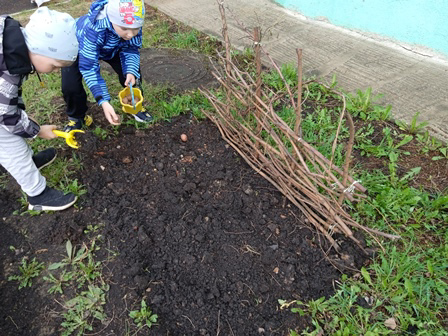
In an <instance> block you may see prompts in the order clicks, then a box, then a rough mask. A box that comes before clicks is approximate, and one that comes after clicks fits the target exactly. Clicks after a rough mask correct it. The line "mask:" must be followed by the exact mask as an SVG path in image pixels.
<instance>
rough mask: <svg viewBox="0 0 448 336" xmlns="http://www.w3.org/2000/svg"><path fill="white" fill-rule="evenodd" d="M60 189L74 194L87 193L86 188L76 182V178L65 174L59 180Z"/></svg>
mask: <svg viewBox="0 0 448 336" xmlns="http://www.w3.org/2000/svg"><path fill="white" fill-rule="evenodd" d="M59 187H60V189H61V190H62V191H63V192H65V193H73V194H75V195H76V196H81V195H84V194H86V193H87V190H86V188H85V186H84V185H83V184H80V183H79V182H78V179H72V178H70V177H67V176H65V177H64V178H63V179H62V180H61V181H59Z"/></svg>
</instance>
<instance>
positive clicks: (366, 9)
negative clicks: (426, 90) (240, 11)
mask: <svg viewBox="0 0 448 336" xmlns="http://www.w3.org/2000/svg"><path fill="white" fill-rule="evenodd" d="M276 2H277V3H279V4H280V5H282V6H284V7H286V8H288V9H292V10H295V11H297V12H300V13H301V14H303V15H305V16H307V17H310V18H319V17H325V18H326V19H328V20H329V21H330V22H331V23H332V24H334V25H337V26H342V27H346V28H350V29H356V30H362V31H366V32H371V33H376V34H380V35H383V36H387V37H392V38H394V39H396V40H399V41H403V42H406V43H410V44H418V45H422V46H425V47H429V48H431V49H434V50H436V51H439V52H442V53H444V54H445V55H448V0H276Z"/></svg>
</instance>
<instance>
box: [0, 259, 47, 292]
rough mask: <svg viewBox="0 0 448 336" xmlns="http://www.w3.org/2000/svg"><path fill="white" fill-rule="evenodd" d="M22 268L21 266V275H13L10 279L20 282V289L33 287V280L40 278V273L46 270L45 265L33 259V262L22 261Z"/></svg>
mask: <svg viewBox="0 0 448 336" xmlns="http://www.w3.org/2000/svg"><path fill="white" fill-rule="evenodd" d="M21 264H22V265H21V266H19V271H20V274H18V275H11V276H9V277H8V281H13V280H17V281H19V289H22V288H24V287H31V285H32V284H33V282H32V279H33V278H36V277H38V276H39V274H40V272H41V271H42V270H43V269H44V263H40V262H38V261H37V260H36V258H33V260H32V261H31V262H28V261H27V259H26V258H23V259H22V262H21Z"/></svg>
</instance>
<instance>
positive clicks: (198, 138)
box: [0, 116, 365, 336]
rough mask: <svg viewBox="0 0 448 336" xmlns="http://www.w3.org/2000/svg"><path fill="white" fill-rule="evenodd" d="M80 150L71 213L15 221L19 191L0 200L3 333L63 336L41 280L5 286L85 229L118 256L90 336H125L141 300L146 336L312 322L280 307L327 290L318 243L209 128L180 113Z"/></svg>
mask: <svg viewBox="0 0 448 336" xmlns="http://www.w3.org/2000/svg"><path fill="white" fill-rule="evenodd" d="M182 133H184V134H186V135H187V136H188V140H187V141H186V142H182V141H181V140H180V135H181V134H182ZM80 140H82V139H80ZM80 154H81V155H82V162H83V167H84V168H83V171H82V172H80V173H79V176H78V179H79V180H80V182H81V183H82V184H84V185H85V186H86V187H87V190H88V192H87V194H86V195H83V196H82V197H81V199H80V200H79V202H78V209H69V210H66V211H64V212H62V213H53V214H50V213H49V214H42V215H40V216H29V215H25V216H18V215H12V214H11V213H12V211H13V210H14V209H18V208H20V205H19V204H18V201H17V199H18V197H19V192H18V190H15V191H8V190H6V191H2V193H1V194H0V205H1V210H0V212H1V213H0V215H1V218H2V223H1V225H0V256H1V257H0V258H1V272H0V297H1V298H2V305H1V306H0V330H1V335H2V336H7V335H11V336H12V335H23V336H25V335H30V336H31V335H33V336H35V335H58V334H60V333H61V331H60V330H61V329H60V327H59V325H60V323H61V322H62V319H61V317H60V315H58V314H57V312H61V311H62V310H63V309H62V308H61V306H60V304H59V303H57V302H56V301H55V300H54V297H53V296H51V295H48V294H47V293H46V291H47V289H48V284H45V283H44V282H43V280H37V281H35V284H34V285H33V286H32V287H31V288H25V289H22V290H20V291H19V290H17V282H8V281H7V280H6V279H7V277H8V276H9V275H11V274H13V273H16V272H17V261H18V260H21V258H22V257H23V256H28V257H29V258H31V259H32V258H34V257H36V258H37V259H38V260H39V261H44V262H45V261H47V262H50V261H51V262H56V261H60V260H62V258H63V257H64V253H65V252H64V251H65V247H64V246H65V242H66V240H67V239H69V240H71V241H72V243H73V244H80V243H81V242H83V241H85V240H86V236H85V235H84V234H83V231H84V229H86V228H87V226H88V225H89V224H91V225H97V226H99V227H101V228H102V229H101V231H100V233H101V234H102V236H103V241H102V243H101V244H100V245H101V250H100V251H99V252H98V258H102V259H106V257H107V256H109V257H110V255H111V251H113V252H117V256H116V257H115V258H112V259H111V260H110V261H109V262H108V263H107V267H106V268H105V272H104V273H105V274H104V277H105V279H106V281H107V282H109V283H110V285H111V287H110V291H109V293H108V297H107V304H106V312H107V314H108V316H109V317H110V321H108V323H109V324H108V325H97V326H96V332H98V331H99V333H98V334H97V335H124V334H125V322H126V320H128V322H130V321H129V318H128V314H129V310H132V309H136V308H137V306H138V304H139V303H140V301H141V299H142V298H145V299H146V300H147V302H148V304H149V306H150V307H151V308H152V310H153V311H154V312H155V313H157V314H158V315H159V321H160V322H159V325H157V326H155V327H153V328H152V329H151V334H152V335H216V334H221V335H259V334H265V335H286V334H287V330H288V329H289V328H297V327H298V328H299V329H302V328H304V327H305V326H306V325H308V324H309V319H308V318H306V317H303V318H299V317H298V315H293V314H292V313H290V312H288V311H286V310H285V311H279V310H278V304H277V300H278V299H281V298H286V299H293V298H297V299H300V300H305V301H306V300H309V299H312V298H319V297H321V296H328V295H330V294H331V293H332V292H333V290H334V281H335V280H337V279H338V278H339V276H340V273H339V272H338V271H337V270H336V269H335V268H334V267H333V266H332V265H331V264H330V263H329V262H328V261H327V260H326V259H325V257H324V254H323V252H322V248H325V246H321V243H323V242H321V241H320V239H319V237H318V236H317V235H316V234H315V233H313V231H312V230H310V229H309V228H308V227H307V226H306V225H304V224H303V218H302V215H301V214H300V212H299V211H297V210H296V209H295V208H294V207H293V206H291V205H290V204H289V202H287V201H285V199H284V198H283V197H282V195H281V194H280V193H279V192H277V191H276V190H275V189H274V188H273V187H272V186H271V185H270V184H269V183H268V182H266V181H265V180H264V179H263V178H262V177H260V176H259V175H257V174H256V173H255V172H254V171H253V170H252V169H251V168H250V167H248V166H247V165H246V163H245V162H243V161H242V159H241V158H240V157H239V156H238V155H237V154H236V153H235V152H234V151H233V150H232V149H231V148H229V146H228V145H227V144H226V143H225V142H224V141H223V140H221V138H220V134H219V132H218V130H217V129H216V128H215V127H214V125H212V124H211V122H209V121H206V122H196V121H195V120H193V119H191V118H190V117H188V116H182V117H179V118H177V119H175V120H174V121H172V122H171V123H164V124H160V125H155V126H154V127H152V128H150V129H148V130H136V129H134V128H129V127H128V128H123V129H122V132H120V133H119V134H118V136H117V137H113V138H111V139H109V140H102V141H99V140H98V139H96V140H95V141H93V142H92V141H91V139H90V140H89V141H87V142H86V143H85V146H84V147H83V150H81V151H80ZM62 155H65V156H67V157H70V155H71V154H70V152H69V150H67V151H66V152H65V153H62ZM342 245H343V247H344V253H345V255H344V257H343V259H344V260H345V261H346V263H347V266H352V267H356V268H357V267H360V266H361V265H362V263H363V262H364V258H365V257H364V256H363V255H362V254H360V253H359V252H357V251H356V250H355V249H353V247H352V246H351V244H350V243H348V242H347V243H343V244H342ZM9 246H14V247H15V248H16V249H15V250H11V249H10V248H9ZM66 299H67V298H66V297H63V296H62V297H60V296H58V297H57V300H58V302H60V303H63V302H64V300H66ZM144 334H146V333H144V332H141V335H144Z"/></svg>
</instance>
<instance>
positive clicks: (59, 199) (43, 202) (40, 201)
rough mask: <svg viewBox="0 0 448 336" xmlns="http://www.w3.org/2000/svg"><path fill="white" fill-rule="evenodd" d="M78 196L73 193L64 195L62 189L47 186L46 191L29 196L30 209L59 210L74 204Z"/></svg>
mask: <svg viewBox="0 0 448 336" xmlns="http://www.w3.org/2000/svg"><path fill="white" fill-rule="evenodd" d="M77 199H78V197H76V196H75V195H73V194H72V193H68V194H66V195H64V193H63V192H62V191H59V190H56V189H53V188H50V187H48V186H47V187H45V189H44V191H43V192H42V193H41V194H40V195H37V196H33V197H30V196H28V202H29V203H30V204H29V205H28V210H36V211H48V210H49V211H59V210H64V209H67V208H69V207H70V206H72V205H73V204H74V203H75V202H76V200H77Z"/></svg>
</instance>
